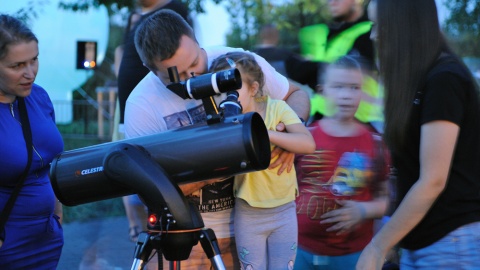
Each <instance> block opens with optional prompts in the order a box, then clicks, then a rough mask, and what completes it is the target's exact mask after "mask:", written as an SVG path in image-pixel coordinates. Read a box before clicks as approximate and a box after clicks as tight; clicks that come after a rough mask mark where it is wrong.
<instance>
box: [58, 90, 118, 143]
mask: <svg viewBox="0 0 480 270" xmlns="http://www.w3.org/2000/svg"><path fill="white" fill-rule="evenodd" d="M76 91H78V92H79V93H80V94H81V95H82V96H83V98H84V99H83V100H71V101H68V100H53V101H52V103H53V106H54V108H55V117H56V121H57V126H58V129H59V130H60V132H61V133H62V136H63V138H64V139H98V140H101V141H109V140H111V138H112V133H113V128H114V115H115V107H116V106H115V104H116V88H115V87H97V91H96V92H97V97H96V99H94V98H92V97H90V96H88V95H87V94H86V93H85V91H83V89H76Z"/></svg>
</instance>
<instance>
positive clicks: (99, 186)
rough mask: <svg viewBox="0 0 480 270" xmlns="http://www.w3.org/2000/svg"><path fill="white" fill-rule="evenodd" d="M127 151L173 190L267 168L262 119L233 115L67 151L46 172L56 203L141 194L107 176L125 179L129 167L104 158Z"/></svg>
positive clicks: (130, 183) (135, 186) (133, 185)
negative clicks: (160, 173)
mask: <svg viewBox="0 0 480 270" xmlns="http://www.w3.org/2000/svg"><path fill="white" fill-rule="evenodd" d="M128 145H131V146H135V147H137V148H140V149H143V151H145V152H146V153H148V154H149V155H150V156H151V158H152V159H153V160H154V161H156V162H157V163H158V164H159V165H160V166H161V167H162V168H163V169H164V170H165V171H166V173H167V175H168V177H169V178H170V180H171V181H173V182H174V183H175V184H181V183H189V182H196V181H202V180H206V179H212V178H219V177H227V176H233V175H236V174H240V173H246V172H250V171H256V170H263V169H266V168H267V167H268V165H269V163H270V148H269V147H270V143H269V139H268V133H267V131H266V127H265V124H264V122H263V119H262V117H261V116H260V115H259V114H258V113H248V114H242V115H236V116H233V117H229V118H226V119H225V120H224V121H223V122H221V123H218V124H214V125H207V124H201V125H192V126H187V127H182V128H179V129H175V130H169V131H165V132H162V133H158V134H153V135H148V136H143V137H138V138H134V139H126V140H121V141H116V142H109V143H104V144H99V145H94V146H89V147H85V148H80V149H76V150H71V151H66V152H64V153H62V154H60V155H58V156H57V157H56V158H55V159H54V160H53V162H52V164H51V170H50V178H51V182H52V186H53V189H54V191H55V194H56V196H57V198H58V199H59V200H60V202H62V203H63V204H65V205H67V206H75V205H79V204H84V203H89V202H94V201H100V200H105V199H110V198H115V197H121V196H125V195H130V194H134V193H141V191H142V190H141V189H142V187H140V186H139V185H140V183H137V182H136V180H135V179H134V177H133V178H132V179H129V180H128V181H125V182H126V183H120V182H118V181H117V180H114V179H111V177H109V176H108V171H118V172H117V173H119V174H121V173H127V172H124V170H123V169H124V168H125V166H127V167H128V164H114V163H115V161H114V160H109V159H107V156H108V154H110V153H113V152H118V151H122V149H126V147H127V146H128ZM122 147H123V148H122ZM125 151H126V150H125ZM105 162H108V163H107V164H105ZM112 166H113V167H112Z"/></svg>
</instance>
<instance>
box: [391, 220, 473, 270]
mask: <svg viewBox="0 0 480 270" xmlns="http://www.w3.org/2000/svg"><path fill="white" fill-rule="evenodd" d="M401 254H402V257H401V258H400V269H402V270H411V269H422V270H429V269H431V270H440V269H442V270H449V269H452V270H453V269H455V270H479V269H480V222H475V223H470V224H467V225H464V226H462V227H460V228H458V229H456V230H454V231H452V232H450V233H449V234H447V235H446V236H445V237H443V238H442V239H440V240H438V241H437V242H435V243H433V244H431V245H430V246H428V247H425V248H421V249H418V250H408V249H402V252H401Z"/></svg>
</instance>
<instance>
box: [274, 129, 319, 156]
mask: <svg viewBox="0 0 480 270" xmlns="http://www.w3.org/2000/svg"><path fill="white" fill-rule="evenodd" d="M285 127H286V130H287V132H278V131H273V130H269V131H268V136H269V137H270V142H271V143H273V144H274V145H276V146H279V147H281V148H283V149H285V150H287V151H289V152H292V153H297V154H311V153H313V152H314V151H315V141H314V140H313V137H312V134H311V133H310V132H309V131H308V129H307V128H306V127H305V126H304V125H303V124H300V123H298V124H292V125H286V126H285Z"/></svg>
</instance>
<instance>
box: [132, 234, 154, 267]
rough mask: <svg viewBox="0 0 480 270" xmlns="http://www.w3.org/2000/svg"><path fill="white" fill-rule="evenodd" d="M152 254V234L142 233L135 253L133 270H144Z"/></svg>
mask: <svg viewBox="0 0 480 270" xmlns="http://www.w3.org/2000/svg"><path fill="white" fill-rule="evenodd" d="M151 253H152V244H151V243H150V234H149V233H147V232H141V233H140V234H139V235H138V240H137V244H136V246H135V252H134V255H133V258H134V259H133V264H132V268H131V270H142V269H143V268H144V267H145V265H146V264H147V262H148V257H149V256H150V254H151Z"/></svg>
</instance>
